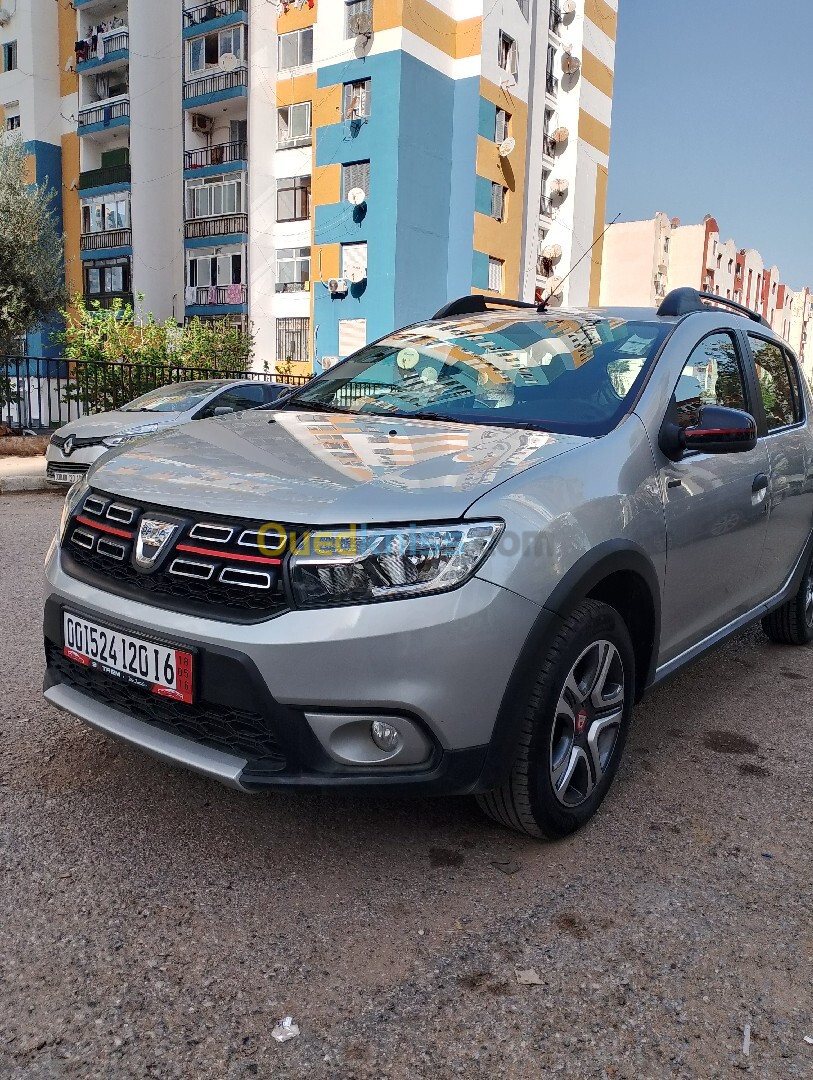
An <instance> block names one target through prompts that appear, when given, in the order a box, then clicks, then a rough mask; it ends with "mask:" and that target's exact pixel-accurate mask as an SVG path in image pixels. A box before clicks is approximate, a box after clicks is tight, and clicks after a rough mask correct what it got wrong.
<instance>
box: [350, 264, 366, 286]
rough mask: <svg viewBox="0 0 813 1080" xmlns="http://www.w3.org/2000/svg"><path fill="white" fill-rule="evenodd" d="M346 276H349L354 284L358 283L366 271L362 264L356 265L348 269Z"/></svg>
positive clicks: (363, 277) (362, 279) (364, 276)
mask: <svg viewBox="0 0 813 1080" xmlns="http://www.w3.org/2000/svg"><path fill="white" fill-rule="evenodd" d="M347 276H348V277H349V278H350V280H351V281H352V282H353V284H354V285H359V284H361V282H362V281H364V279H365V278H366V277H367V271H366V270H365V269H364V267H362V266H356V267H354V268H353V269H352V270H351V271H350V273H349V274H348V275H347Z"/></svg>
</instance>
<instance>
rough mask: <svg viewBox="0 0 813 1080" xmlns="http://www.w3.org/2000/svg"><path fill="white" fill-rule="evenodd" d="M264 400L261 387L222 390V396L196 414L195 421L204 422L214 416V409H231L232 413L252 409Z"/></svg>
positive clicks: (263, 389) (263, 391)
mask: <svg viewBox="0 0 813 1080" xmlns="http://www.w3.org/2000/svg"><path fill="white" fill-rule="evenodd" d="M265 400H266V399H265V388H264V387H262V386H259V385H258V386H235V387H233V388H232V389H231V390H224V391H223V393H222V394H218V396H217V397H216V398H215V399H214V400H213V401H210V402H209V404H208V405H207V406H206V407H205V408H204V409H203V411H202V412H199V413H198V415H197V416H196V417H195V419H196V420H206V419H208V417H210V416H214V415H215V410H216V409H231V410H232V412H239V411H240V410H241V409H253V408H254V407H255V406H256V405H262V404H263V403H264V402H265Z"/></svg>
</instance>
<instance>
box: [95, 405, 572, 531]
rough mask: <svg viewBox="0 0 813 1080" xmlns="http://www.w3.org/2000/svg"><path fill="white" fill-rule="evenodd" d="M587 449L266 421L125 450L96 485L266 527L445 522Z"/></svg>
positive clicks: (438, 430) (348, 424) (449, 426)
mask: <svg viewBox="0 0 813 1080" xmlns="http://www.w3.org/2000/svg"><path fill="white" fill-rule="evenodd" d="M585 441H587V440H585V439H584V438H582V437H579V436H573V435H552V434H549V433H547V432H542V431H522V430H517V429H516V428H508V427H492V426H486V425H481V424H457V423H445V422H442V421H437V420H404V419H401V418H397V419H394V418H387V417H373V416H362V415H358V414H354V415H350V414H340V413H317V412H293V411H284V412H283V411H280V412H275V411H274V412H269V411H266V410H260V411H250V412H245V413H242V414H241V415H239V416H235V417H227V418H225V419H216V420H201V421H197V422H195V423H192V424H184V425H182V426H181V427H177V428H175V429H173V430H172V431H171V432H167V433H166V434H161V435H157V436H153V437H152V438H151V439H149V440H147V441H145V442H143V443H139V444H136V445H133V446H129V447H127V446H125V447H123V448H122V449H121V450H115V451H113V452H112V453H110V454H107V455H105V457H104V458H103V459H102V460H101V461H100V462H99V463H98V464H97V465H95V466H94V467H93V468H92V469H91V472H90V474H89V479H90V483H91V484H92V485H93V487H95V488H97V489H99V490H102V491H106V492H108V493H110V494H114V495H119V496H125V497H127V496H129V497H130V498H133V499H137V500H139V501H142V502H146V503H153V504H157V505H160V506H166V507H174V508H177V509H179V510H191V511H195V512H196V513H201V512H204V513H207V514H212V515H225V516H235V517H236V516H239V517H243V518H252V519H255V520H261V521H280V522H290V523H306V524H312V525H328V524H340V523H345V522H346V523H354V522H365V523H367V522H385V521H392V522H396V521H401V522H409V521H418V520H422V521H427V520H443V519H454V518H458V517H460V516H462V515H463V514H464V513H465V511H466V510H467V509H468V507H469V506H471V504H472V503H473V502H474V501H475V500H476V499H479V498H480V497H481V496H482V495H484V494H485V492H486V491H488V490H489V489H490V488H492V487H494V486H495V485H496V484H499V483H502V481H504V480H507V479H508V478H509V477H511V476H513V475H515V474H516V473H518V472H521V471H523V470H524V469H527V468H529V467H530V466H532V465H536V464H539V463H540V462H543V461H546V460H549V459H550V458H553V457H556V456H557V455H558V454H561V453H564V452H565V451H567V450H570V449H571V448H572V447H574V446H577V445H579V444H580V443H582V442H585Z"/></svg>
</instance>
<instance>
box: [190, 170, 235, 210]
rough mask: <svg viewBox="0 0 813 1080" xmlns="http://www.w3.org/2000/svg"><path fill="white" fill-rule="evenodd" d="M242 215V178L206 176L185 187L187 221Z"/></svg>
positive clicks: (191, 181)
mask: <svg viewBox="0 0 813 1080" xmlns="http://www.w3.org/2000/svg"><path fill="white" fill-rule="evenodd" d="M242 213H243V176H242V174H241V173H234V174H233V175H232V176H211V177H209V176H207V177H206V178H205V179H201V180H190V181H189V182H188V183H187V185H186V216H187V218H188V219H190V220H191V219H194V218H208V217H222V216H223V215H224V214H242Z"/></svg>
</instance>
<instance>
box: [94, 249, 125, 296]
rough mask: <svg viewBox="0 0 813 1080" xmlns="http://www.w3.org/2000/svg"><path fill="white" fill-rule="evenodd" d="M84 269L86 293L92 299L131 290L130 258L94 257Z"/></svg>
mask: <svg viewBox="0 0 813 1080" xmlns="http://www.w3.org/2000/svg"><path fill="white" fill-rule="evenodd" d="M84 271H85V295H86V296H88V297H90V298H91V299H99V298H101V297H104V296H110V295H111V294H114V295H115V294H118V293H128V292H130V260H129V259H94V260H93V262H86V263H85V264H84Z"/></svg>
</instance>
